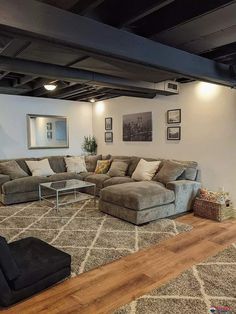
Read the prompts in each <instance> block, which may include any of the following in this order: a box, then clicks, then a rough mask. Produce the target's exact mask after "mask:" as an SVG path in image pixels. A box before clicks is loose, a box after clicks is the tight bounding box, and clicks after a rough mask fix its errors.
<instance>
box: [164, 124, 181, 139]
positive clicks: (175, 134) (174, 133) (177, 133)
mask: <svg viewBox="0 0 236 314" xmlns="http://www.w3.org/2000/svg"><path fill="white" fill-rule="evenodd" d="M180 139H181V127H180V126H173V127H168V128H167V140H173V141H179V140H180Z"/></svg>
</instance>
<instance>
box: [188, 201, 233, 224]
mask: <svg viewBox="0 0 236 314" xmlns="http://www.w3.org/2000/svg"><path fill="white" fill-rule="evenodd" d="M193 211H194V215H196V216H200V217H204V218H208V219H212V220H216V221H223V220H226V219H229V218H232V217H236V211H235V209H234V208H233V206H232V204H230V205H229V206H226V205H225V204H220V203H214V202H210V201H206V200H203V199H200V198H198V197H197V198H196V199H195V202H194V205H193Z"/></svg>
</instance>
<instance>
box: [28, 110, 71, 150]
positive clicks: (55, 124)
mask: <svg viewBox="0 0 236 314" xmlns="http://www.w3.org/2000/svg"><path fill="white" fill-rule="evenodd" d="M27 131H28V132H27V134H28V148H29V149H39V148H68V147H69V135H68V122H67V118H66V117H61V116H52V115H37V114H28V115H27Z"/></svg>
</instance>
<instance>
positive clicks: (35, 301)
mask: <svg viewBox="0 0 236 314" xmlns="http://www.w3.org/2000/svg"><path fill="white" fill-rule="evenodd" d="M177 220H178V221H180V222H184V223H187V224H191V225H192V226H193V227H194V228H193V230H192V231H190V232H188V233H182V234H179V235H177V236H175V237H174V238H170V239H168V240H166V241H164V242H162V243H161V244H159V245H155V246H152V247H150V248H148V249H144V250H141V251H138V252H137V253H134V254H131V255H128V256H126V257H124V258H122V259H120V260H117V261H115V262H113V263H110V264H108V265H104V266H102V267H99V268H97V269H94V270H91V271H89V272H87V273H84V274H81V275H79V276H77V277H75V278H72V279H70V280H67V281H65V282H63V283H61V284H58V285H56V286H54V287H53V288H51V289H48V290H46V291H44V292H42V293H40V294H38V295H36V296H34V297H33V298H31V299H29V300H26V301H24V302H22V303H19V304H17V305H15V306H13V307H11V308H9V309H7V310H2V313H24V314H27V313H47V314H48V313H63V314H64V313H80V314H83V313H86V314H89V313H93V314H94V313H96V314H99V313H102V314H105V313H111V312H112V311H114V310H115V309H116V308H118V307H120V306H122V305H123V304H126V303H129V302H131V301H132V300H134V299H135V298H137V297H139V296H141V295H143V294H145V293H147V292H148V291H151V290H152V289H153V288H157V287H160V286H161V285H163V284H165V283H166V282H168V281H169V280H171V279H173V278H175V277H177V276H178V275H179V274H180V273H181V272H183V271H185V270H186V269H188V268H189V267H191V266H192V265H194V264H197V263H199V262H200V261H202V260H204V259H206V258H208V257H209V256H212V255H214V254H216V253H217V252H219V251H221V250H224V249H225V248H226V247H227V246H229V245H230V244H232V243H234V242H236V220H235V219H234V220H230V221H226V222H223V223H218V222H214V221H211V220H206V219H201V218H198V217H194V216H193V215H192V214H189V215H185V216H182V217H180V218H177Z"/></svg>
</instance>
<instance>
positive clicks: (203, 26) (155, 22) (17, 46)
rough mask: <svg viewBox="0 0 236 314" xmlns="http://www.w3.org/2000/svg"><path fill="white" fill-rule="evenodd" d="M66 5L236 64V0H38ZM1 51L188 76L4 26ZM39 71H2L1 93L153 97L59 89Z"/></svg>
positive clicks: (119, 71) (151, 76)
mask: <svg viewBox="0 0 236 314" xmlns="http://www.w3.org/2000/svg"><path fill="white" fill-rule="evenodd" d="M39 1H40V2H44V3H46V4H49V5H51V6H55V7H57V8H60V9H62V10H67V11H70V12H73V13H75V14H78V15H83V16H86V17H88V18H90V19H94V20H97V21H99V22H102V23H105V24H108V25H111V26H113V27H116V28H119V29H124V30H126V31H128V32H132V33H135V34H137V35H140V36H143V37H146V38H149V39H151V40H154V41H157V42H160V43H163V44H166V45H169V46H172V47H175V48H179V49H182V50H185V51H188V52H191V53H194V54H197V55H201V56H204V57H206V58H209V59H213V60H216V61H219V62H221V63H226V64H230V65H235V64H236V18H235V16H236V1H229V0H191V1H189V0H128V1H124V0H66V1H65V0H39ZM0 55H2V56H10V57H17V58H21V59H27V60H33V61H41V62H44V63H50V64H57V65H62V66H67V67H73V68H77V69H84V70H89V71H94V72H97V73H102V74H108V75H112V76H116V77H119V78H125V79H130V80H140V81H147V82H159V81H163V80H166V79H177V80H179V81H182V82H184V81H189V78H184V77H180V76H177V75H176V74H173V73H170V72H166V71H162V70H156V69H153V70H152V69H148V70H145V69H142V70H140V69H136V68H132V69H131V68H128V67H126V66H124V65H122V64H120V63H119V62H111V61H110V60H108V59H107V60H106V58H99V57H96V56H90V55H87V54H84V53H81V52H78V51H77V50H76V49H73V48H70V47H65V46H62V45H59V44H54V43H45V42H43V41H34V40H31V39H22V38H18V37H15V36H14V35H13V34H11V33H9V32H6V31H5V30H4V29H1V28H0ZM47 82H50V80H48V79H46V78H43V77H40V76H37V75H35V76H29V75H24V74H21V73H12V72H6V71H0V93H6V94H18V95H29V96H37V97H54V98H58V99H70V100H83V101H89V100H90V99H91V98H96V100H99V99H100V100H101V99H107V98H112V97H118V96H120V95H128V96H136V97H149V98H151V97H153V96H154V95H153V94H149V93H147V94H145V93H143V92H139V91H137V90H136V91H129V90H123V89H121V88H113V87H110V88H109V87H107V86H97V85H94V86H91V85H90V86H88V85H87V84H77V83H75V82H70V81H61V80H58V81H57V84H58V88H57V90H56V91H55V92H46V90H45V89H44V88H43V85H44V84H45V83H47Z"/></svg>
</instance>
